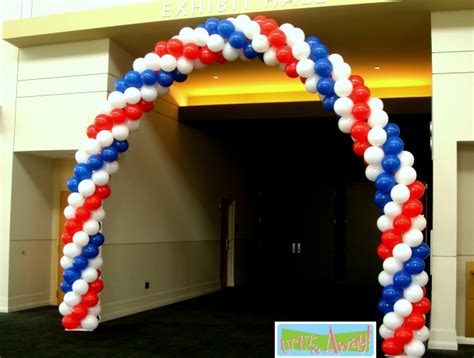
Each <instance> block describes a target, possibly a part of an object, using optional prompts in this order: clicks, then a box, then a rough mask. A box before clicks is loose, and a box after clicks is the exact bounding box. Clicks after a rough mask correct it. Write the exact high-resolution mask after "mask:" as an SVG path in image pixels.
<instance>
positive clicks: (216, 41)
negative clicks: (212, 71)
mask: <svg viewBox="0 0 474 358" xmlns="http://www.w3.org/2000/svg"><path fill="white" fill-rule="evenodd" d="M224 44H225V41H224V38H223V37H222V36H221V35H218V34H212V35H211V36H209V37H208V39H207V47H208V48H209V49H210V50H211V51H212V52H219V51H222V49H223V48H224Z"/></svg>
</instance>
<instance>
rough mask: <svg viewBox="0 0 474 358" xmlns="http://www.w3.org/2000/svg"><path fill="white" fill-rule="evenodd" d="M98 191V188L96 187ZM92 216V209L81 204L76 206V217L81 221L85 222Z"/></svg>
mask: <svg viewBox="0 0 474 358" xmlns="http://www.w3.org/2000/svg"><path fill="white" fill-rule="evenodd" d="M96 191H97V189H96ZM90 217H91V211H90V210H89V209H87V208H86V207H85V206H79V207H78V208H76V219H77V220H79V221H80V222H84V221H86V220H87V219H89V218H90Z"/></svg>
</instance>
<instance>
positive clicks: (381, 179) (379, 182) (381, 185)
mask: <svg viewBox="0 0 474 358" xmlns="http://www.w3.org/2000/svg"><path fill="white" fill-rule="evenodd" d="M394 186H395V178H394V177H393V175H390V174H387V173H382V174H379V176H378V177H377V179H375V187H376V188H377V190H379V191H380V192H382V193H389V192H390V190H392V188H393V187H394Z"/></svg>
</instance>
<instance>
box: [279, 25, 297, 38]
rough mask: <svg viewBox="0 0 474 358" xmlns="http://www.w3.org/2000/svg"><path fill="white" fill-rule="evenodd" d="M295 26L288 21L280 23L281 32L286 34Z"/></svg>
mask: <svg viewBox="0 0 474 358" xmlns="http://www.w3.org/2000/svg"><path fill="white" fill-rule="evenodd" d="M294 29H295V27H294V26H293V25H292V24H289V23H284V24H281V25H280V30H281V31H283V33H284V34H285V35H286V36H288V34H289V33H290V32H291V31H293V30H294Z"/></svg>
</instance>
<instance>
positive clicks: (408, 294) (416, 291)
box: [403, 283, 423, 311]
mask: <svg viewBox="0 0 474 358" xmlns="http://www.w3.org/2000/svg"><path fill="white" fill-rule="evenodd" d="M403 296H404V297H405V298H406V299H407V300H408V301H410V302H411V303H416V302H419V301H420V300H421V299H422V298H423V290H422V289H421V287H420V286H418V285H415V284H413V283H412V284H411V285H410V286H408V287H407V288H405V290H404V291H403ZM413 310H414V311H416V310H415V306H413Z"/></svg>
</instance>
